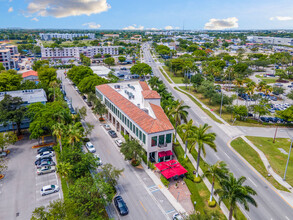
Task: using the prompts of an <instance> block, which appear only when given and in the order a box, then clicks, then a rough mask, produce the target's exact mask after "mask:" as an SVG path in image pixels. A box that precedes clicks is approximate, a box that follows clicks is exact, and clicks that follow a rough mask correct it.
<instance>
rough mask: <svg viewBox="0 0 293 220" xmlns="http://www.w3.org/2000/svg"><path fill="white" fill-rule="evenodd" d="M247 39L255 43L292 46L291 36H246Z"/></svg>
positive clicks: (292, 39)
mask: <svg viewBox="0 0 293 220" xmlns="http://www.w3.org/2000/svg"><path fill="white" fill-rule="evenodd" d="M247 40H248V41H250V42H252V43H257V44H272V45H286V46H293V38H283V37H263V36H247Z"/></svg>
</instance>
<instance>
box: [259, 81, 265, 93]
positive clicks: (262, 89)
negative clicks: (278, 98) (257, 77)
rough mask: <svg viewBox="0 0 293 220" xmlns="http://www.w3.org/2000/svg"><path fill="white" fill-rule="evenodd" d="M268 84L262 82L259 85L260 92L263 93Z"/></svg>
mask: <svg viewBox="0 0 293 220" xmlns="http://www.w3.org/2000/svg"><path fill="white" fill-rule="evenodd" d="M266 85H267V83H266V82H265V81H260V82H259V83H258V85H257V89H258V91H260V92H263V91H264V89H265V86H266Z"/></svg>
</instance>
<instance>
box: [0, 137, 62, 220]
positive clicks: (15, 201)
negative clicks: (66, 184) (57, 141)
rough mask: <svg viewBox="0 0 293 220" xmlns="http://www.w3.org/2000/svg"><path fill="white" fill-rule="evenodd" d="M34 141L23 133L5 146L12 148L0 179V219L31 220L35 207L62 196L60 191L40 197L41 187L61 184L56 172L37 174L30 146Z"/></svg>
mask: <svg viewBox="0 0 293 220" xmlns="http://www.w3.org/2000/svg"><path fill="white" fill-rule="evenodd" d="M36 144H37V142H36V141H35V140H29V136H28V135H25V136H24V138H23V139H22V140H20V141H18V142H17V143H16V144H15V145H13V146H9V147H8V149H9V150H10V151H11V153H10V154H9V155H8V157H7V160H8V163H7V166H8V169H7V171H5V172H4V174H5V177H4V179H2V180H0V219H3V220H4V219H5V220H6V219H9V220H10V219H21V220H22V219H24V220H27V219H30V218H31V215H32V212H33V210H34V209H35V208H36V207H39V206H42V205H44V206H45V205H48V204H49V203H50V201H53V200H56V199H58V198H61V196H62V191H59V192H58V193H53V194H51V195H47V196H41V193H40V192H41V191H40V190H41V188H42V187H43V186H46V185H51V184H56V185H58V186H60V187H61V184H60V180H59V179H58V178H57V175H56V173H55V172H54V173H50V174H44V175H41V176H38V175H37V173H36V170H37V168H36V166H35V164H34V162H35V157H36V155H37V149H32V146H34V145H36ZM54 160H55V158H54Z"/></svg>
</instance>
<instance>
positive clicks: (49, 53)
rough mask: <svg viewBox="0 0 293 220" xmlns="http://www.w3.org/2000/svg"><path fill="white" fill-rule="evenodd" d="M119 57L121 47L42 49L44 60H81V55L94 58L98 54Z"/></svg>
mask: <svg viewBox="0 0 293 220" xmlns="http://www.w3.org/2000/svg"><path fill="white" fill-rule="evenodd" d="M98 53H100V54H102V55H104V54H110V55H113V56H115V55H118V54H119V46H90V47H64V48H49V47H42V48H41V54H42V59H79V57H80V54H84V55H85V56H87V57H90V58H92V57H93V56H94V55H96V54H98Z"/></svg>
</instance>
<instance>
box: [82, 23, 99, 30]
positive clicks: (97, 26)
mask: <svg viewBox="0 0 293 220" xmlns="http://www.w3.org/2000/svg"><path fill="white" fill-rule="evenodd" d="M82 26H88V27H89V28H92V29H98V28H100V27H101V25H100V24H96V23H95V22H89V23H85V24H83V25H82Z"/></svg>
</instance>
